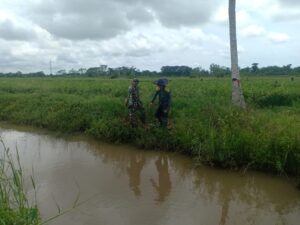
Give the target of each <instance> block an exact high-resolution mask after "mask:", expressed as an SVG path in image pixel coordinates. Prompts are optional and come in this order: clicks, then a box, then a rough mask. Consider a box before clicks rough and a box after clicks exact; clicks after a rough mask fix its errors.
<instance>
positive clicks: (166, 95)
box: [151, 79, 171, 127]
mask: <svg viewBox="0 0 300 225" xmlns="http://www.w3.org/2000/svg"><path fill="white" fill-rule="evenodd" d="M153 83H154V84H156V85H157V89H156V92H155V94H154V96H153V99H152V101H151V105H152V104H153V103H154V101H155V99H156V98H157V96H158V108H157V110H156V113H155V117H156V118H157V119H158V121H159V123H160V126H162V127H167V126H168V114H169V111H170V106H171V92H170V91H169V90H168V89H167V88H166V86H167V84H168V80H167V79H159V80H156V81H154V82H153Z"/></svg>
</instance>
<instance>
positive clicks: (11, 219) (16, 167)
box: [0, 142, 41, 225]
mask: <svg viewBox="0 0 300 225" xmlns="http://www.w3.org/2000/svg"><path fill="white" fill-rule="evenodd" d="M0 150H1V151H0V224H1V225H2V224H3V225H12V224H17V225H38V224H40V222H41V220H40V217H39V212H38V209H37V207H36V206H35V207H32V206H31V205H30V204H29V201H28V200H27V197H26V193H25V190H24V181H23V179H24V177H23V173H22V168H21V165H20V160H19V158H18V157H17V159H13V157H12V155H11V154H10V152H9V150H8V149H7V148H5V146H4V144H3V143H2V142H1V148H0ZM32 181H33V180H32Z"/></svg>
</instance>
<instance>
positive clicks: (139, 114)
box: [128, 106, 146, 127]
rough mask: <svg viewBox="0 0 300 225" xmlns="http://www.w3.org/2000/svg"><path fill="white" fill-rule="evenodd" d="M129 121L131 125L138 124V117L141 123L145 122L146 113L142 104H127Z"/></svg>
mask: <svg viewBox="0 0 300 225" xmlns="http://www.w3.org/2000/svg"><path fill="white" fill-rule="evenodd" d="M128 114H129V122H130V125H131V126H132V127H137V126H138V119H140V120H141V122H142V123H143V124H145V123H146V113H145V109H144V107H143V106H136V107H133V106H129V107H128Z"/></svg>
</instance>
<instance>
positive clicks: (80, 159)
mask: <svg viewBox="0 0 300 225" xmlns="http://www.w3.org/2000/svg"><path fill="white" fill-rule="evenodd" d="M0 133H1V134H2V136H3V139H4V141H5V142H6V144H7V145H8V146H9V147H10V148H11V149H14V148H15V145H16V143H18V148H19V150H20V151H21V152H20V155H21V159H22V162H23V163H24V167H25V169H26V167H27V168H28V171H29V173H30V172H31V169H32V164H34V167H35V172H36V175H37V180H38V183H39V185H40V187H41V188H40V190H39V192H38V194H39V197H38V199H40V200H41V203H40V209H41V212H42V215H43V216H45V217H49V216H51V215H53V213H52V212H53V211H54V212H56V207H55V204H54V205H53V206H51V204H49V202H53V201H51V199H52V196H53V195H54V196H55V197H56V199H59V200H60V204H62V206H65V207H68V206H69V203H72V201H73V200H74V196H76V194H77V191H78V190H77V188H76V185H75V180H76V182H78V184H79V186H80V192H81V197H82V199H85V198H89V197H90V196H91V195H93V194H95V193H99V195H97V197H95V198H93V199H92V201H90V202H88V203H86V204H85V205H84V206H82V208H80V210H78V211H76V212H74V213H70V214H68V215H65V216H64V217H62V218H60V219H59V220H57V221H55V222H54V223H53V224H55V225H69V224H72V225H80V224H116V225H118V224H124V225H127V224H128V225H129V224H130V225H135V224H136V225H140V224H143V225H148V224H149V225H150V224H151V225H152V224H163V225H176V224H178V225H179V224H190V225H193V224H199V223H200V224H220V225H225V224H226V225H230V224H245V225H247V224H289V225H290V224H291V225H298V223H299V217H300V192H299V191H297V190H296V188H294V187H293V186H292V185H291V184H290V182H289V181H288V180H286V179H283V178H280V177H275V176H271V175H265V174H260V173H251V172H249V173H247V174H246V175H245V176H242V175H241V174H240V173H235V172H231V171H224V170H218V169H212V168H206V167H200V168H194V167H193V166H192V165H193V162H192V161H191V160H190V159H189V158H186V157H182V156H178V155H176V154H170V153H161V152H152V151H142V150H136V149H133V148H131V147H128V146H124V145H121V146H116V145H109V144H104V143H99V142H96V141H94V140H90V139H88V138H85V137H75V136H74V137H71V138H57V137H53V136H51V135H39V134H37V133H32V132H24V131H15V130H12V131H7V130H1V128H0ZM116 215H117V216H116ZM178 215H180V216H178Z"/></svg>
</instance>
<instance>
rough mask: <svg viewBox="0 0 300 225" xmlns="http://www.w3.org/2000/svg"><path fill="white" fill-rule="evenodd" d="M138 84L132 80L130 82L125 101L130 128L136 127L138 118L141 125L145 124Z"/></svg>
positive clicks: (137, 81) (135, 80)
mask: <svg viewBox="0 0 300 225" xmlns="http://www.w3.org/2000/svg"><path fill="white" fill-rule="evenodd" d="M138 84H139V80H138V79H136V78H134V79H133V80H132V82H131V86H130V87H129V88H128V96H127V98H126V100H125V105H126V106H127V107H128V113H129V121H130V124H131V126H132V127H137V125H138V120H137V117H138V116H139V117H140V120H141V121H142V123H143V124H145V123H146V114H145V109H144V106H143V103H142V101H141V100H140V93H139V87H138ZM138 114H139V115H138Z"/></svg>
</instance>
